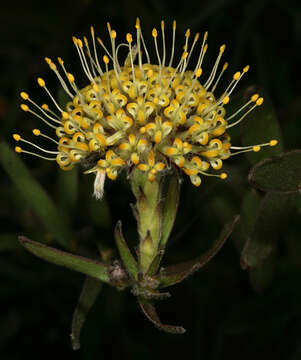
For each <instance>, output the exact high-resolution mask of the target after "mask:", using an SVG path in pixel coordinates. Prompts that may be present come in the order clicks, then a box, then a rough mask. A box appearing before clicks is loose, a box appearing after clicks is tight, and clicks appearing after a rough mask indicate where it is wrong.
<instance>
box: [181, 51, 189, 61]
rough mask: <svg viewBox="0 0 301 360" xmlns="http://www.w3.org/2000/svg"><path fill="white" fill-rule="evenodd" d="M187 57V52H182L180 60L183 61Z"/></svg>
mask: <svg viewBox="0 0 301 360" xmlns="http://www.w3.org/2000/svg"><path fill="white" fill-rule="evenodd" d="M187 56H188V52H187V51H184V52H183V54H182V60H185V59H186V58H187Z"/></svg>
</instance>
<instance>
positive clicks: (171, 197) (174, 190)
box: [160, 174, 180, 247]
mask: <svg viewBox="0 0 301 360" xmlns="http://www.w3.org/2000/svg"><path fill="white" fill-rule="evenodd" d="M167 182H168V185H167V187H168V189H167V194H166V198H165V200H164V205H163V211H162V225H161V239H160V246H161V247H165V245H166V242H167V240H168V238H169V235H170V233H171V230H172V227H173V225H174V222H175V219H176V215H177V211H178V204H179V197H180V182H179V178H178V176H177V174H174V175H173V176H171V177H170V178H169V179H167Z"/></svg>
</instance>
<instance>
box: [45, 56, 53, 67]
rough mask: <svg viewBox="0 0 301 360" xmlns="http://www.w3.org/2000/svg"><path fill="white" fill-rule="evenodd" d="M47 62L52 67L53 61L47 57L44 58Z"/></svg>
mask: <svg viewBox="0 0 301 360" xmlns="http://www.w3.org/2000/svg"><path fill="white" fill-rule="evenodd" d="M44 59H45V61H46V62H47V64H48V65H50V64H51V63H52V61H51V59H50V58H49V57H45V58H44Z"/></svg>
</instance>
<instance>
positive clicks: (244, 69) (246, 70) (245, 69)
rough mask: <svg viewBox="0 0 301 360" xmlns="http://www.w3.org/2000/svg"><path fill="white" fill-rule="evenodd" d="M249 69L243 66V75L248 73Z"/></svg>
mask: <svg viewBox="0 0 301 360" xmlns="http://www.w3.org/2000/svg"><path fill="white" fill-rule="evenodd" d="M249 69H250V65H247V66H245V67H244V68H243V70H242V71H243V72H244V73H246V72H248V71H249Z"/></svg>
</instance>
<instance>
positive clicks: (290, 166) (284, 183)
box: [249, 150, 301, 193]
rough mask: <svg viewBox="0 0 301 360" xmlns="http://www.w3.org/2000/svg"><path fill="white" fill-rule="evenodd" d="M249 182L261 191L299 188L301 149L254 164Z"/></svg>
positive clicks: (287, 190) (294, 189) (281, 190)
mask: <svg viewBox="0 0 301 360" xmlns="http://www.w3.org/2000/svg"><path fill="white" fill-rule="evenodd" d="M249 181H250V183H251V184H252V185H253V186H254V187H255V188H257V189H259V190H262V191H277V192H283V193H294V192H297V191H300V189H301V150H295V151H290V152H287V153H283V154H281V155H278V156H275V157H272V158H270V159H266V160H263V161H261V162H260V163H258V164H256V165H255V166H254V167H253V168H252V170H251V171H250V174H249Z"/></svg>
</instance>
